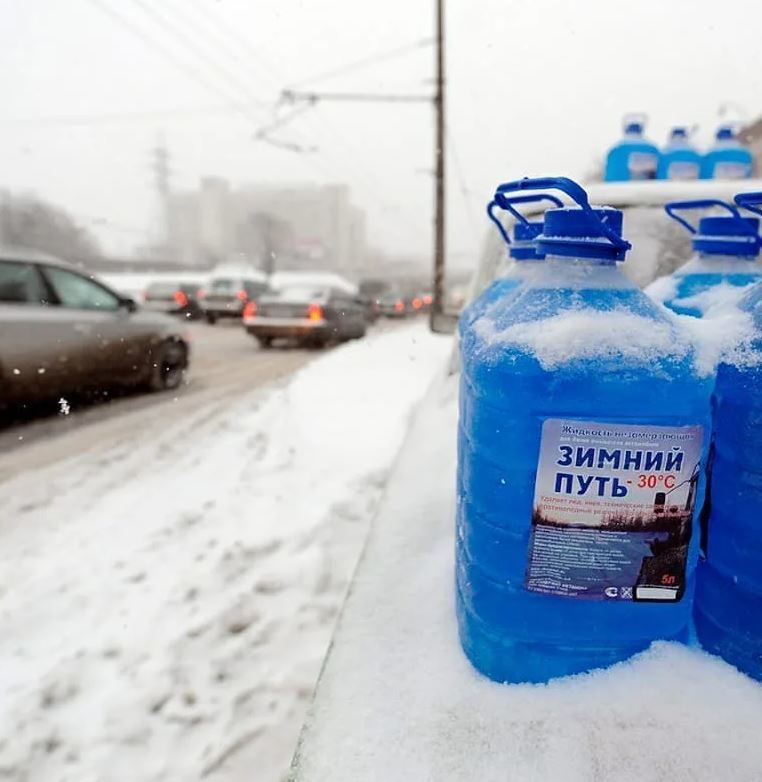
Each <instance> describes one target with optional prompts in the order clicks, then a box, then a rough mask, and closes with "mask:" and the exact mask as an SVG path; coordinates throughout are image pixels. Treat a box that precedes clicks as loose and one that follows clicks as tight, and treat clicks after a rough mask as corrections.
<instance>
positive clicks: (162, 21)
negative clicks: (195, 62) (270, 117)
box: [132, 0, 268, 106]
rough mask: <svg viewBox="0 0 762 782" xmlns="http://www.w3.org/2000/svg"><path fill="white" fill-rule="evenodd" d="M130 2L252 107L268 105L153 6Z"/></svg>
mask: <svg viewBox="0 0 762 782" xmlns="http://www.w3.org/2000/svg"><path fill="white" fill-rule="evenodd" d="M132 2H133V3H134V4H135V5H137V6H138V7H139V8H142V9H143V12H144V13H145V14H147V15H148V16H149V17H151V18H152V19H153V20H154V21H155V22H156V24H158V25H159V26H160V27H162V28H163V29H164V30H166V31H167V32H168V33H169V34H170V35H172V36H174V37H175V38H176V39H177V40H179V41H181V42H182V43H183V44H184V45H185V47H186V48H187V49H188V50H189V51H191V52H193V53H194V54H196V55H197V56H198V57H200V58H201V59H202V60H203V61H204V63H205V64H206V65H207V66H208V67H210V68H212V69H213V70H214V71H216V72H217V73H218V74H220V76H221V78H222V79H223V80H225V81H226V82H229V83H230V84H231V85H232V89H234V90H240V91H241V93H242V94H243V95H245V96H246V98H247V100H248V101H249V102H250V103H251V104H252V105H254V106H265V105H268V104H267V103H265V102H264V101H262V100H261V99H260V98H257V97H256V96H254V95H252V93H250V92H249V87H248V85H247V84H246V83H245V82H242V81H239V78H238V75H237V74H235V73H233V72H232V71H230V70H228V68H227V67H226V66H224V65H220V64H219V63H218V62H216V61H215V60H214V59H212V58H211V57H210V56H209V54H208V53H207V52H205V51H204V50H203V48H202V47H200V46H199V45H198V43H197V42H196V41H195V39H194V38H193V36H191V35H188V33H187V32H186V31H185V30H183V29H181V28H180V27H178V26H177V25H176V24H173V23H172V21H170V20H168V19H167V17H166V16H165V15H163V14H161V13H157V12H156V8H155V6H151V5H149V4H148V3H147V2H146V0H132Z"/></svg>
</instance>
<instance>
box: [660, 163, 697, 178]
mask: <svg viewBox="0 0 762 782" xmlns="http://www.w3.org/2000/svg"><path fill="white" fill-rule="evenodd" d="M698 178H699V164H698V163H691V162H690V161H688V160H676V161H675V162H674V163H670V164H669V167H668V168H667V179H698Z"/></svg>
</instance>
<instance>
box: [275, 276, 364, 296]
mask: <svg viewBox="0 0 762 782" xmlns="http://www.w3.org/2000/svg"><path fill="white" fill-rule="evenodd" d="M270 285H271V286H272V287H273V288H276V289H281V288H286V287H288V286H290V285H299V286H309V285H314V286H315V287H316V288H337V289H339V290H342V291H346V292H347V293H351V294H356V293H357V286H356V285H355V284H354V283H353V282H350V281H349V280H348V279H347V278H346V277H342V276H341V275H340V274H337V273H336V272H327V271H305V272H301V271H299V272H296V271H294V272H292V271H283V272H275V274H273V276H272V277H271V278H270Z"/></svg>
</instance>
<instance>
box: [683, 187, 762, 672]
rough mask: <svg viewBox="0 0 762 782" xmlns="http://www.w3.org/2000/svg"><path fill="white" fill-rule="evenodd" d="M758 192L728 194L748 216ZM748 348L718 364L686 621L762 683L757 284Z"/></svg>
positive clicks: (746, 306) (749, 302) (761, 297)
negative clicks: (705, 491)
mask: <svg viewBox="0 0 762 782" xmlns="http://www.w3.org/2000/svg"><path fill="white" fill-rule="evenodd" d="M753 201H756V202H757V204H759V203H762V193H756V194H742V195H739V196H736V203H738V204H739V206H745V207H746V208H748V209H753V211H759V210H758V209H757V208H756V207H755V206H754V204H753ZM740 308H741V310H742V311H744V312H746V313H748V314H749V315H750V316H751V318H752V321H753V334H752V335H751V336H752V338H751V340H750V345H749V348H750V349H749V351H748V352H745V353H743V354H741V356H739V357H738V358H737V359H735V360H727V361H726V362H724V363H722V364H720V367H719V370H718V372H717V385H716V388H715V392H714V398H713V405H712V406H713V409H714V440H713V449H712V450H713V457H712V469H711V479H710V489H711V491H710V494H709V497H710V498H711V501H710V503H708V505H709V509H710V512H709V515H708V524H707V526H706V529H705V533H706V538H705V540H704V544H703V549H704V550H703V556H702V559H701V561H700V562H699V567H698V572H697V586H696V603H695V610H694V617H695V623H696V633H697V635H698V638H699V641H700V642H701V644H702V646H703V647H704V648H705V649H707V650H708V651H710V652H713V653H715V654H718V655H720V656H721V657H722V658H723V659H725V660H726V661H727V662H729V663H731V664H732V665H735V666H736V667H737V668H739V669H740V670H742V671H744V672H745V673H747V674H749V675H750V676H752V677H753V678H755V679H757V680H759V681H762V535H760V520H762V437H761V436H760V421H762V283H761V284H758V285H755V286H754V287H753V288H752V289H751V291H749V292H748V293H747V294H746V296H745V297H744V298H743V300H742V301H741V304H740Z"/></svg>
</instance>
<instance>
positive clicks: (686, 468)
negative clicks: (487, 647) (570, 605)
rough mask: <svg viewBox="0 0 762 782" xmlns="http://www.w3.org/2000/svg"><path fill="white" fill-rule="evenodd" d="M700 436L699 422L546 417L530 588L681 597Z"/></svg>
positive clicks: (610, 596) (593, 595)
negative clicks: (681, 424)
mask: <svg viewBox="0 0 762 782" xmlns="http://www.w3.org/2000/svg"><path fill="white" fill-rule="evenodd" d="M702 445H703V427H701V426H685V427H675V426H648V425H646V426H638V425H629V424H606V423H598V422H592V421H569V420H560V419H548V420H547V421H545V423H544V424H543V427H542V439H541V442H540V456H539V460H538V465H537V478H536V480H535V489H534V510H533V513H532V534H531V539H530V544H529V560H528V563H527V570H526V579H525V586H526V589H528V590H529V591H531V592H542V593H544V594H548V595H560V596H563V597H575V598H587V599H595V600H638V601H641V600H649V601H660V602H675V601H677V600H680V598H681V597H682V596H683V592H684V590H685V562H686V559H687V556H688V544H689V543H690V539H691V532H692V525H693V509H694V505H695V502H696V489H697V485H698V479H699V474H700V470H701V452H702Z"/></svg>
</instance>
